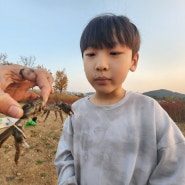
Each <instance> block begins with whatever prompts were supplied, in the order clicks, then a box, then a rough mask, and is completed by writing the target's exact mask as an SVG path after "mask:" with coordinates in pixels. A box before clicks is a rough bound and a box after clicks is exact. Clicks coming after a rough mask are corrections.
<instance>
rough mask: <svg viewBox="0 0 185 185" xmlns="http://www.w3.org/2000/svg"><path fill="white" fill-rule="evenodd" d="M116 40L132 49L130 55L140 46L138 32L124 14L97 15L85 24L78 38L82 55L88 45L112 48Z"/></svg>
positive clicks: (98, 47) (97, 47)
mask: <svg viewBox="0 0 185 185" xmlns="http://www.w3.org/2000/svg"><path fill="white" fill-rule="evenodd" d="M117 42H118V43H120V44H121V45H125V46H127V47H129V48H130V49H132V56H134V55H135V54H136V53H137V52H138V51H139V47H140V34H139V31H138V29H137V27H136V26H135V25H134V24H133V23H131V22H130V20H129V19H128V18H127V17H125V16H117V15H114V14H103V15H100V16H97V17H95V18H93V19H92V20H91V21H90V22H89V23H88V24H87V26H86V27H85V29H84V31H83V33H82V36H81V39H80V49H81V53H82V56H83V52H84V50H86V49H87V48H88V47H93V48H96V49H102V48H104V47H106V48H113V47H114V46H115V45H116V43H117Z"/></svg>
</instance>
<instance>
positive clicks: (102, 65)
mask: <svg viewBox="0 0 185 185" xmlns="http://www.w3.org/2000/svg"><path fill="white" fill-rule="evenodd" d="M108 69H109V65H108V61H107V59H106V57H103V56H101V57H98V59H97V62H96V70H98V71H107V70H108Z"/></svg>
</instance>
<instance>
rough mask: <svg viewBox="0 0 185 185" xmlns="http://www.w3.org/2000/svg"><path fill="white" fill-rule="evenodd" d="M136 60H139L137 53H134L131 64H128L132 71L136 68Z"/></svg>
mask: <svg viewBox="0 0 185 185" xmlns="http://www.w3.org/2000/svg"><path fill="white" fill-rule="evenodd" d="M138 60H139V53H136V54H135V55H134V57H133V58H132V64H131V66H130V71H132V72H134V71H135V70H136V68H137V64H138Z"/></svg>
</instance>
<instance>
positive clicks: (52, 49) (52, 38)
mask: <svg viewBox="0 0 185 185" xmlns="http://www.w3.org/2000/svg"><path fill="white" fill-rule="evenodd" d="M184 7H185V1H184V0H175V1H174V0H155V1H154V0H91V1H88V0H78V1H76V0H0V53H3V54H4V53H6V54H7V56H8V61H10V62H13V63H17V62H18V61H20V56H26V57H29V56H35V57H36V61H35V64H38V65H44V66H45V67H46V68H47V69H50V70H51V72H52V73H53V74H55V72H56V71H57V70H62V69H64V68H65V70H66V74H67V76H68V79H69V85H68V90H70V91H76V92H89V91H93V89H92V87H91V86H90V85H89V84H88V82H87V80H86V78H85V74H84V71H83V63H82V58H81V53H80V48H79V40H80V36H81V33H82V31H83V29H84V27H85V26H86V24H87V23H88V21H89V20H90V19H91V18H93V17H94V16H96V15H99V14H101V13H114V14H119V15H120V14H121V15H126V16H127V17H129V18H130V19H131V21H132V22H133V23H134V24H136V26H137V27H138V29H139V30H140V34H141V38H142V43H141V49H140V52H139V53H140V59H139V65H138V68H137V70H136V72H134V73H129V75H128V77H127V80H126V82H125V83H124V85H123V86H124V87H125V88H126V89H127V90H133V91H137V92H145V91H150V90H156V89H168V90H172V91H176V92H181V93H185V11H184Z"/></svg>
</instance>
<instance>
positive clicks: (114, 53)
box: [110, 51, 121, 55]
mask: <svg viewBox="0 0 185 185" xmlns="http://www.w3.org/2000/svg"><path fill="white" fill-rule="evenodd" d="M119 54H121V52H116V51H115V52H114V51H112V52H110V55H119Z"/></svg>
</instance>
